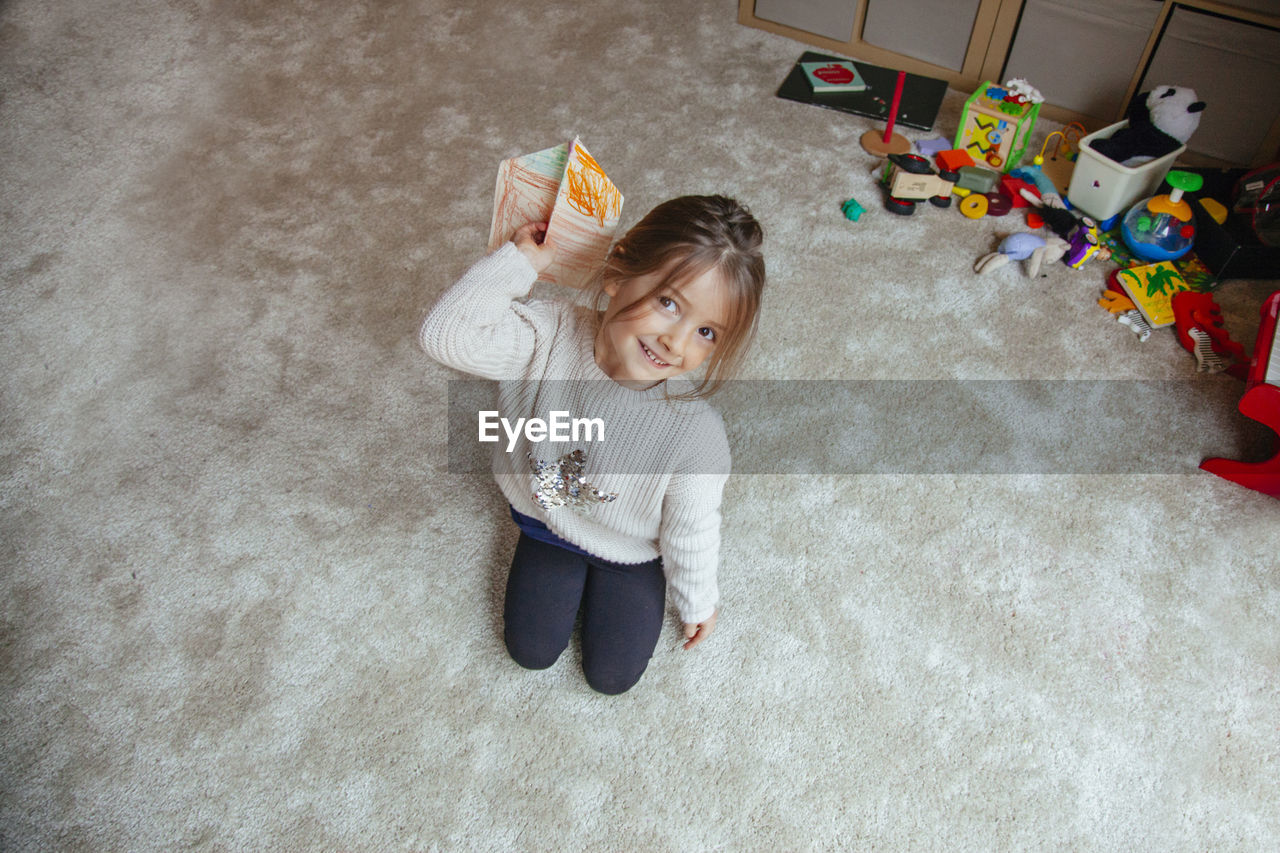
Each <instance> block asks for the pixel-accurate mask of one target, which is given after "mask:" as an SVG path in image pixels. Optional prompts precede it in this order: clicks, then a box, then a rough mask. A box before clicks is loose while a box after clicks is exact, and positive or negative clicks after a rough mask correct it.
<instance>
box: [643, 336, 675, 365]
mask: <svg viewBox="0 0 1280 853" xmlns="http://www.w3.org/2000/svg"><path fill="white" fill-rule="evenodd" d="M640 349H642V350H644V354H645V357H646V358H648V359H649V362H650V363H651V364H653V365H654V366H655V367H670V366H671V365H669V364H667V363H666V362H665V361H663V360H662V359H660V358H658V357H657V356H656V355H654V354H653V350H651V349H649V348H648V347H647V346H645V345H644V341H641V342H640Z"/></svg>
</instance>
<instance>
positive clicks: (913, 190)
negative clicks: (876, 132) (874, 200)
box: [883, 154, 959, 216]
mask: <svg viewBox="0 0 1280 853" xmlns="http://www.w3.org/2000/svg"><path fill="white" fill-rule="evenodd" d="M958 177H959V176H958V175H957V174H956V173H955V172H949V171H944V172H938V171H936V170H935V169H934V168H933V166H931V165H930V164H929V161H928V160H926V159H925V158H923V157H921V156H920V155H918V154H890V155H889V165H888V166H887V167H886V168H885V172H884V177H883V180H884V185H885V186H886V187H888V189H889V197H888V198H887V199H885V203H884V206H885V209H886V210H888V211H889V212H891V213H897V214H900V215H902V216H910V215H911V214H912V213H915V209H916V202H918V201H924V200H925V199H928V200H929V203H930V204H932V205H933V206H934V207H950V206H951V190H952V189H953V188H954V187H955V183H956V179H957V178H958Z"/></svg>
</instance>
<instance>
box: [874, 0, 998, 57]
mask: <svg viewBox="0 0 1280 853" xmlns="http://www.w3.org/2000/svg"><path fill="white" fill-rule="evenodd" d="M981 5H982V0H867V17H866V20H865V21H864V22H863V25H862V40H863V41H865V42H866V43H867V44H873V45H875V46H876V47H882V48H884V49H885V50H891V51H893V52H894V53H900V54H902V55H903V56H911V57H914V58H915V59H922V60H924V61H925V62H928V63H931V64H933V65H937V66H940V67H942V68H950V69H951V70H952V71H959V70H961V69H962V68H963V67H964V59H965V54H966V53H967V52H968V48H969V40H970V38H971V37H972V36H973V24H974V21H975V20H976V19H977V17H978V7H979V6H981Z"/></svg>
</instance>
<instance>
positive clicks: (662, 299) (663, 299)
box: [658, 296, 676, 311]
mask: <svg viewBox="0 0 1280 853" xmlns="http://www.w3.org/2000/svg"><path fill="white" fill-rule="evenodd" d="M658 304H659V305H661V306H662V307H663V308H666V309H667V310H668V311H675V310H676V301H675V300H674V299H672V298H671V297H670V296H659V297H658Z"/></svg>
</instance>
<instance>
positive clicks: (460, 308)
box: [419, 243, 730, 623]
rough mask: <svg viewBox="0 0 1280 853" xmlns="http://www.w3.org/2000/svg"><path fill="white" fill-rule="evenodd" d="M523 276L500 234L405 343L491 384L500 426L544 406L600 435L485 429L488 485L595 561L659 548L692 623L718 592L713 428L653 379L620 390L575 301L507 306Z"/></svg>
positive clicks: (720, 443)
mask: <svg viewBox="0 0 1280 853" xmlns="http://www.w3.org/2000/svg"><path fill="white" fill-rule="evenodd" d="M536 278H537V274H536V273H535V271H534V269H533V267H532V266H531V265H530V264H529V262H528V260H527V259H526V258H525V257H524V255H523V254H521V253H520V251H519V250H518V249H517V248H516V247H515V245H514V244H512V243H507V244H506V245H504V246H503V247H502V248H500V249H498V250H497V251H496V252H494V253H493V254H491V255H489V256H488V257H486V258H484V259H483V260H481V261H480V262H479V263H477V264H476V265H475V266H474V267H472V268H471V269H470V270H468V271H467V273H466V274H465V275H464V276H463V277H462V278H461V279H460V280H459V281H458V283H457V284H455V285H454V286H453V287H451V288H450V289H449V290H447V291H446V292H445V293H444V295H443V296H441V297H440V301H439V302H437V303H436V305H435V307H434V308H432V310H431V313H430V314H429V315H428V316H427V319H426V320H425V321H424V322H423V324H422V329H421V331H420V333H419V342H420V343H421V345H422V348H423V349H424V350H426V351H427V353H428V354H429V355H431V357H432V358H435V359H436V360H438V361H440V362H443V363H444V364H447V365H449V366H450V367H454V368H457V369H458V370H462V371H464V372H466V373H472V374H475V375H478V376H483V377H487V378H489V379H497V380H499V385H498V411H499V412H500V413H501V417H503V418H505V419H507V421H508V422H509V423H510V424H511V425H512V426H514V425H515V424H516V419H517V418H541V419H543V420H550V418H551V412H554V411H562V412H567V413H569V415H570V416H571V417H572V418H588V419H599V421H600V422H601V423H602V424H603V428H604V429H603V433H604V435H603V440H599V433H598V432H597V433H587V432H586V431H585V430H584V431H582V432H580V434H579V440H578V441H572V440H570V441H551V440H545V441H529V440H528V438H527V437H526V435H525V434H524V433H522V434H521V435H520V436H519V437H518V438H516V439H515V444H514V446H513V447H512V448H511V450H510V451H508V449H507V448H508V436H507V433H506V432H505V430H504V429H503V428H501V427H498V428H497V429H496V434H497V436H498V441H497V442H496V443H495V444H494V448H493V473H494V477H495V478H496V479H497V482H498V486H499V487H500V488H501V489H502V493H503V494H504V495H505V496H506V498H507V500H508V501H510V502H511V505H512V506H513V507H515V509H516V510H517V511H519V512H521V513H524V514H525V515H528V516H532V517H534V518H537V519H539V520H541V521H542V522H543V523H544V524H546V525H547V527H549V528H550V529H551V530H552V531H553V532H554V533H555V534H556V535H557V536H559V537H560V538H562V539H564V540H566V541H568V542H572V543H573V544H574V545H577V546H578V547H579V548H582V549H583V550H585V551H588V552H590V553H592V554H595V555H596V556H598V557H601V558H603V559H605V560H610V561H613V562H617V563H643V562H647V561H649V560H652V559H654V558H655V557H658V556H661V557H662V565H663V570H664V572H665V573H666V577H667V582H668V589H669V590H670V592H671V598H672V601H673V603H674V604H675V606H676V610H677V611H678V612H679V613H680V618H681V619H682V620H683V621H685V622H690V623H696V622H702V621H704V620H706V619H708V618H710V617H711V615H712V613H714V612H715V608H716V603H717V601H718V598H719V592H718V589H717V586H716V565H717V562H718V559H719V550H720V498H721V494H722V492H723V490H724V484H725V481H726V480H727V479H728V475H729V466H730V459H729V444H728V441H727V440H726V439H725V433H724V424H723V422H722V421H721V420H720V416H719V414H718V413H716V411H715V410H714V409H712V408H711V407H710V406H709V405H707V404H706V403H705V402H704V401H702V400H694V401H686V400H669V399H667V396H668V395H667V392H666V391H665V390H664V388H663V386H662V385H658V386H655V387H653V388H650V389H647V390H645V391H633V390H630V389H628V388H626V387H624V386H622V385H619V384H618V383H616V382H614V381H613V380H611V379H609V377H608V376H607V375H605V373H604V372H603V371H602V370H600V368H599V366H598V365H597V364H596V362H595V355H594V345H593V339H594V333H595V324H594V318H593V317H592V315H591V312H590V311H589V310H588V309H585V308H581V307H575V306H573V305H571V304H568V303H561V302H548V301H538V300H530V301H527V302H525V301H521V300H522V299H523V298H524V297H527V296H528V294H529V290H530V288H531V287H532V286H533V283H534V281H535V279H536ZM677 382H679V380H675V381H673V382H669V383H667V384H669V385H671V386H672V387H671V388H670V389H669V390H670V393H672V394H677V393H681V392H683V391H684V390H688V386H687V384H686V383H682V382H679V386H678V387H677ZM477 424H479V413H477ZM478 432H479V430H478V429H477V433H478ZM589 438H590V439H592V440H588V439H589ZM575 450H577V451H581V453H582V457H583V465H582V468H581V471H580V474H581V477H582V478H583V480H585V481H586V484H583V485H582V488H581V490H580V496H579V497H575V496H574V495H573V494H566V492H567V491H568V489H567V488H566V479H565V476H566V475H568V477H569V479H568V480H567V485H568V487H570V488H571V487H572V486H574V485H575V482H576V481H574V480H573V479H572V474H573V473H574V470H573V462H572V460H567V459H566V458H565V457H566V455H567V454H570V453H572V452H573V451H575ZM535 460H536V461H535ZM539 463H540V464H539ZM535 471H538V473H535ZM592 487H594V490H596V491H593V490H592ZM575 491H576V490H575ZM609 495H614V496H616V497H613V498H610V497H609ZM558 498H559V499H558ZM557 503H559V504H560V505H557Z"/></svg>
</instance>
